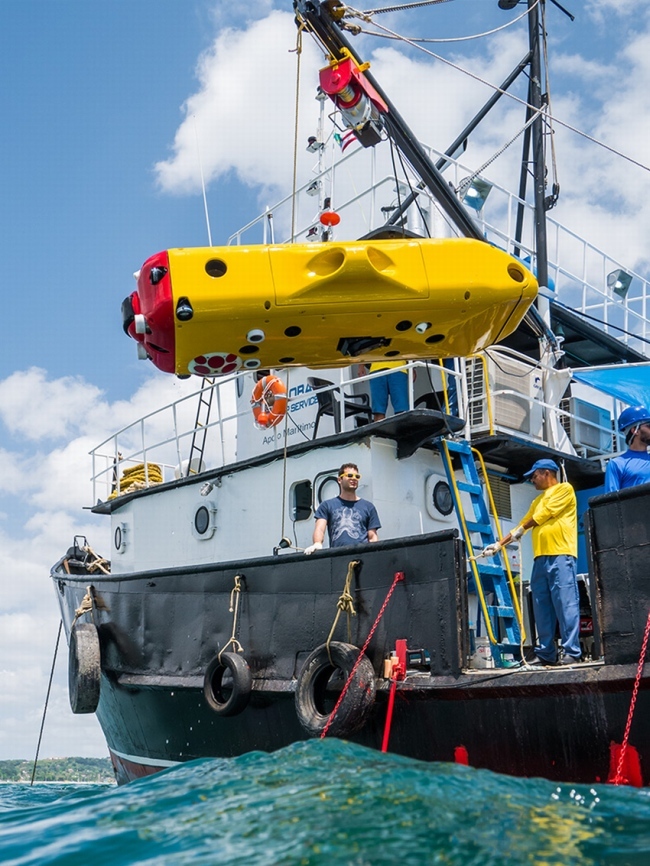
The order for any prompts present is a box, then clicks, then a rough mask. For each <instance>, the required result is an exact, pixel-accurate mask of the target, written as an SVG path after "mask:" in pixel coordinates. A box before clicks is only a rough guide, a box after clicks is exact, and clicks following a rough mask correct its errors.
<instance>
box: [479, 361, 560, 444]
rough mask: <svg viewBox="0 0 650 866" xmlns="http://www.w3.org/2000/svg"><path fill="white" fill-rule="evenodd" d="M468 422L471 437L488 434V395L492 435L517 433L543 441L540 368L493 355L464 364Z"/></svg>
mask: <svg viewBox="0 0 650 866" xmlns="http://www.w3.org/2000/svg"><path fill="white" fill-rule="evenodd" d="M466 381H467V397H468V421H469V424H470V429H471V432H472V434H476V433H483V432H489V430H490V414H489V411H488V394H489V395H490V407H491V411H492V423H493V428H494V431H495V432H499V431H503V432H508V433H518V434H520V435H523V436H524V437H525V438H528V439H532V440H534V441H536V442H541V441H543V434H544V406H543V405H542V403H541V402H540V401H543V389H542V375H541V371H540V369H539V367H536V366H535V365H533V364H528V363H526V362H525V361H520V360H518V359H517V358H511V357H510V356H508V355H498V356H497V355H496V354H495V356H490V357H486V358H485V359H484V361H483V360H481V358H469V359H468V360H467V364H466Z"/></svg>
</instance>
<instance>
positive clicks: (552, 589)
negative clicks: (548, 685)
mask: <svg viewBox="0 0 650 866" xmlns="http://www.w3.org/2000/svg"><path fill="white" fill-rule="evenodd" d="M530 591H531V594H532V596H533V610H534V612H535V624H536V626H537V637H538V640H539V646H538V647H537V649H536V650H535V652H536V653H537V655H538V656H539V657H540V658H541V659H542V660H543V661H546V662H554V661H556V652H555V625H556V623H557V622H559V624H560V637H561V639H562V647H563V649H564V654H565V655H567V656H571V657H572V658H575V659H578V658H580V655H581V654H582V650H581V649H580V603H579V600H578V582H577V580H576V560H575V557H574V556H565V555H560V556H536V557H535V560H534V562H533V571H532V574H531V576H530Z"/></svg>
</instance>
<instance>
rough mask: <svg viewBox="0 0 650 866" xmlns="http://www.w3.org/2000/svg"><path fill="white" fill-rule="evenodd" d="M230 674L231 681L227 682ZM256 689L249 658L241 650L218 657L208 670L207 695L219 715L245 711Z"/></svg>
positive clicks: (211, 706) (210, 705) (204, 685)
mask: <svg viewBox="0 0 650 866" xmlns="http://www.w3.org/2000/svg"><path fill="white" fill-rule="evenodd" d="M226 674H229V681H228V682H224V678H225V676H226ZM252 688H253V675H252V673H251V669H250V668H249V666H248V663H247V661H246V659H245V658H244V657H243V656H241V655H237V653H221V656H218V655H217V656H215V657H214V658H213V659H212V661H211V662H210V664H209V665H208V668H207V670H206V672H205V679H204V680H203V694H204V695H205V699H206V701H207V703H208V706H209V707H210V708H211V709H212V710H214V712H215V713H217V715H219V716H236V715H238V714H239V713H241V712H242V710H245V709H246V707H247V706H248V702H249V700H250V696H251V690H252Z"/></svg>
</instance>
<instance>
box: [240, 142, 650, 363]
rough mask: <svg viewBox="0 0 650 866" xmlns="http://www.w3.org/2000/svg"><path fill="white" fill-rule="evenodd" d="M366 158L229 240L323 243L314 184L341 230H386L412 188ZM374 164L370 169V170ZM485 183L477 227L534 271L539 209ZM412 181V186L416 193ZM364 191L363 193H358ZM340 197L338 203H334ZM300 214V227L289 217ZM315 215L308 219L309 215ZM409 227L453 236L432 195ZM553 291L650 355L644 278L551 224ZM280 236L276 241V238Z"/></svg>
mask: <svg viewBox="0 0 650 866" xmlns="http://www.w3.org/2000/svg"><path fill="white" fill-rule="evenodd" d="M425 149H426V150H427V151H428V153H429V154H430V155H431V157H432V158H433V159H434V160H438V159H439V158H441V157H442V156H443V155H442V154H441V153H440V152H439V151H436V150H435V149H433V148H430V147H425ZM363 153H364V151H362V150H360V149H358V150H354V151H352V152H351V153H349V154H347V155H343V156H341V157H340V158H338V159H336V160H334V161H333V162H332V164H331V165H330V166H329V167H328V168H326V169H325V170H324V171H323V172H321V173H320V174H318V175H315V180H314V179H310V181H308V182H307V183H305V184H303V186H301V187H300V188H298V190H297V193H296V197H295V201H294V198H293V196H291V195H289V196H285V198H283V199H281V200H280V201H279V202H277V203H276V204H275V205H274V206H273V207H270V208H267V209H266V210H265V212H264V213H263V214H260V215H259V216H258V217H256V218H255V219H254V220H251V222H249V223H248V224H247V225H245V226H243V228H241V229H240V230H239V231H237V232H236V233H235V234H233V235H232V236H231V237H230V238H229V241H228V242H229V243H231V244H242V243H274V242H276V241H281V242H283V243H284V242H287V241H290V240H294V241H300V242H304V241H305V240H308V239H310V238H311V239H313V240H319V239H320V237H321V234H322V231H323V230H324V229H323V226H321V225H320V223H319V222H318V212H317V211H318V208H317V202H318V199H314V198H312V197H310V196H308V195H307V190H308V189H309V188H310V187H311V188H313V185H314V183H315V182H316V183H318V184H320V185H321V188H323V189H328V190H330V192H331V193H332V200H333V201H335V202H336V210H337V211H338V212H339V213H340V214H341V215H342V217H343V220H342V225H346V229H347V230H349V231H354V229H355V228H356V229H357V235H361V234H365V233H367V232H368V231H371V230H372V229H375V228H377V227H378V226H380V225H383V224H384V223H385V221H386V218H387V216H388V215H389V214H390V212H391V209H392V208H394V206H395V204H396V202H397V201H398V200H403V199H404V198H406V196H407V195H408V194H409V192H410V191H411V187H410V186H409V185H408V184H402V183H401V182H400V193H399V195H397V193H396V186H395V178H394V176H393V175H392V174H390V173H387V174H382V175H381V176H380V177H377V175H378V169H377V157H376V154H375V151H374V149H373V152H372V154H371V155H370V160H369V161H368V160H366V162H365V163H364V165H363V167H362V166H361V156H362V154H363ZM445 159H446V166H445V169H444V171H445V172H446V174H445V177H448V178H449V180H450V182H451V185H452V186H453V187H454V189H456V190H458V189H459V188H461V186H462V183H461V182H462V180H463V179H466V178H467V177H468V176H472V171H471V169H469V168H468V167H467V166H465V165H463V163H461V162H460V161H459V160H455V159H452V158H451V157H445ZM368 162H369V165H368ZM481 179H482V180H486V181H488V182H489V184H490V187H491V189H490V194H489V197H488V198H487V200H486V203H485V205H484V207H483V208H482V210H479V211H478V212H476V211H474V210H473V209H471V208H470V209H469V210H470V213H472V215H474V216H475V217H476V219H477V222H478V224H479V226H480V227H481V230H482V231H483V233H484V235H485V237H486V239H487V240H489V241H490V242H491V243H494V244H495V245H497V246H499V247H501V248H503V249H505V250H506V251H507V252H509V253H511V254H512V255H516V256H518V257H519V258H521V259H523V260H524V261H525V262H526V263H527V264H528V265H529V267H532V268H533V269H535V250H534V246H535V244H534V240H533V234H532V227H533V225H534V208H533V205H532V204H529V203H527V202H523V201H522V200H521V199H520V198H519V197H518V196H516V195H514V194H513V193H511V192H509V191H508V190H507V189H505V188H504V187H502V186H500V185H499V184H497V183H495V182H494V181H492V180H490V179H488V178H487V176H485V175H482V177H481ZM415 185H416V179H415V178H413V180H412V186H413V187H415ZM359 189H362V192H359V191H358V190H359ZM335 193H336V195H335ZM520 206H521V207H523V209H524V212H525V214H526V219H525V220H524V227H525V231H524V236H523V238H522V240H521V241H519V242H517V241H515V237H514V235H515V226H516V224H517V212H518V210H519V208H520ZM292 208H295V213H294V219H293V220H292V219H291V216H290V214H291V210H292ZM307 208H309V211H308V215H307V216H306V215H305V213H306V211H307ZM406 219H407V224H408V225H409V227H411V228H413V229H414V230H416V231H420V232H421V233H423V234H426V229H424V227H423V224H422V223H423V220H426V222H427V224H428V227H429V230H430V232H431V234H432V235H433V236H440V235H441V234H442V235H443V236H444V234H445V233H447V234H448V233H449V230H448V226H447V225H446V224H445V222H444V219H443V218H442V217H441V215H440V214H439V212H438V211H437V209H436V205H435V203H434V202H433V201H432V200H431V199H430V197H429V195H428V193H427V192H426V191H421V192H420V193H419V195H418V205H412V206H411V207H410V208H409V210H408V212H407V216H406ZM292 223H294V224H295V225H296V226H298V228H297V229H296V231H295V234H294V236H293V238H291V237H290V229H287V228H286V227H288V226H290V225H291V224H292ZM547 225H548V258H549V286H547V287H544V289H543V291H544V294H545V295H546V296H547V297H549V298H550V299H552V300H554V301H556V302H557V303H559V304H561V305H563V306H565V307H567V308H569V309H571V310H577V311H578V312H581V313H583V314H585V315H586V316H588V317H590V318H591V319H592V320H594V323H595V324H596V325H597V326H598V327H601V328H602V329H603V330H604V331H605V333H607V334H610V335H611V336H613V337H615V338H616V339H618V340H620V341H621V342H623V343H624V344H625V345H627V346H629V347H630V348H632V349H634V350H636V351H637V352H639V353H640V354H643V355H650V351H649V350H650V321H649V319H648V315H649V313H650V309H649V308H648V294H649V291H650V281H649V280H648V278H647V277H646V276H643V275H642V274H639V273H636V272H635V271H632V270H631V269H630V268H629V267H627V266H625V265H624V264H622V263H621V262H619V261H618V260H616V259H614V258H612V257H611V256H609V255H608V254H607V253H605V252H603V251H602V250H600V249H598V248H597V247H595V246H594V245H593V244H590V243H589V242H588V241H586V240H585V239H584V238H582V237H580V236H579V235H578V234H576V233H575V232H573V231H571V230H569V229H567V228H565V227H564V226H563V225H562V224H561V223H559V222H557V221H556V220H555V219H553V217H552V216H550V215H548V216H547ZM276 235H277V237H276ZM619 271H621V272H623V273H625V274H626V275H628V277H629V279H630V280H631V282H630V283H629V285H628V286H621V285H618V286H617V285H616V281H615V275H616V273H617V272H619Z"/></svg>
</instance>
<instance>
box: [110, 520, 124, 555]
mask: <svg viewBox="0 0 650 866" xmlns="http://www.w3.org/2000/svg"><path fill="white" fill-rule="evenodd" d="M126 535H127V526H126V523H118V525H117V526H116V527H115V532H114V533H113V544H114V546H115V552H116V553H124V551H125V550H126Z"/></svg>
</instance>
